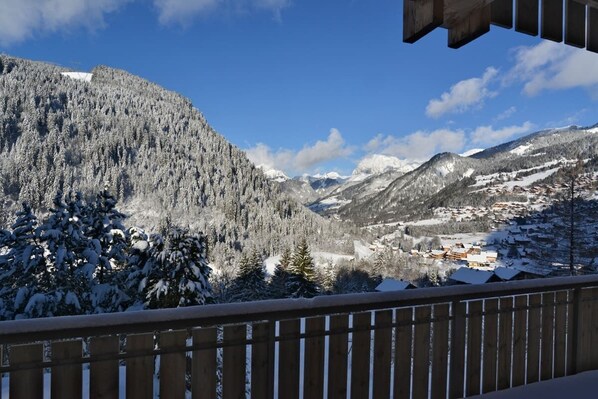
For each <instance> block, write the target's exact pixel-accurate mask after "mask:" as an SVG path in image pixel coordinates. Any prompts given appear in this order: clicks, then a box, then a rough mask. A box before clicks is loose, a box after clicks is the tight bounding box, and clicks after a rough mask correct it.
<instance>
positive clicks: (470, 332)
mask: <svg viewBox="0 0 598 399" xmlns="http://www.w3.org/2000/svg"><path fill="white" fill-rule="evenodd" d="M482 305H483V301H471V302H469V311H468V314H469V318H468V321H467V396H473V395H479V394H480V367H481V364H480V363H481V358H482Z"/></svg>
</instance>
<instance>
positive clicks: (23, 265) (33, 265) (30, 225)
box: [0, 203, 50, 319]
mask: <svg viewBox="0 0 598 399" xmlns="http://www.w3.org/2000/svg"><path fill="white" fill-rule="evenodd" d="M16 216H17V218H16V221H15V222H14V224H13V225H12V226H11V228H12V232H9V231H7V230H5V231H3V232H0V253H1V254H2V255H0V319H12V318H15V317H18V318H21V317H32V316H30V315H28V314H27V313H28V312H26V311H25V309H26V307H27V305H28V303H29V300H30V299H31V298H32V297H33V296H35V295H37V294H40V293H43V292H44V291H45V290H47V289H48V288H49V287H50V281H49V277H50V276H49V273H48V271H47V269H46V267H45V261H44V249H43V247H42V246H41V244H40V243H39V241H38V238H37V236H36V234H35V229H36V227H37V217H36V216H35V215H34V214H33V212H32V210H31V207H30V206H29V205H28V204H27V203H23V208H22V210H20V211H18V212H17V214H16ZM2 247H5V249H4V250H2Z"/></svg>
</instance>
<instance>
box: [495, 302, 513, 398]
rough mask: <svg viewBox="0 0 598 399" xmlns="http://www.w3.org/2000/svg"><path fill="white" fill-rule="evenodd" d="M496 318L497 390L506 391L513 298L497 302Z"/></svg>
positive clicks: (509, 374) (508, 385) (509, 369)
mask: <svg viewBox="0 0 598 399" xmlns="http://www.w3.org/2000/svg"><path fill="white" fill-rule="evenodd" d="M499 309H500V314H499V316H498V325H499V327H498V328H499V331H498V377H497V388H498V389H499V390H501V389H507V388H509V387H510V386H511V350H512V349H511V348H512V346H511V344H512V334H513V298H512V297H505V298H500V300H499Z"/></svg>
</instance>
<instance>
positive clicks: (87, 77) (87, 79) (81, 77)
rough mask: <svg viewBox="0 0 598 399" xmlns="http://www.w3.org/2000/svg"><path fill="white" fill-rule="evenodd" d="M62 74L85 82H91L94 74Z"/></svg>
mask: <svg viewBox="0 0 598 399" xmlns="http://www.w3.org/2000/svg"><path fill="white" fill-rule="evenodd" d="M60 74H61V75H62V76H66V77H68V78H71V79H75V80H82V81H84V82H91V78H92V77H93V74H91V73H86V72H61V73H60Z"/></svg>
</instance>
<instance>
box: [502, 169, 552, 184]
mask: <svg viewBox="0 0 598 399" xmlns="http://www.w3.org/2000/svg"><path fill="white" fill-rule="evenodd" d="M559 169H560V168H554V169H548V170H545V171H544V172H538V173H534V174H533V175H529V176H525V177H524V178H522V179H521V180H514V181H509V182H506V183H504V184H502V187H504V188H506V189H513V187H515V186H519V187H527V186H531V185H532V184H534V183H535V182H537V181H538V180H542V179H546V178H547V177H548V176H550V175H552V174H554V173H556V172H557V171H558V170H559Z"/></svg>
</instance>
